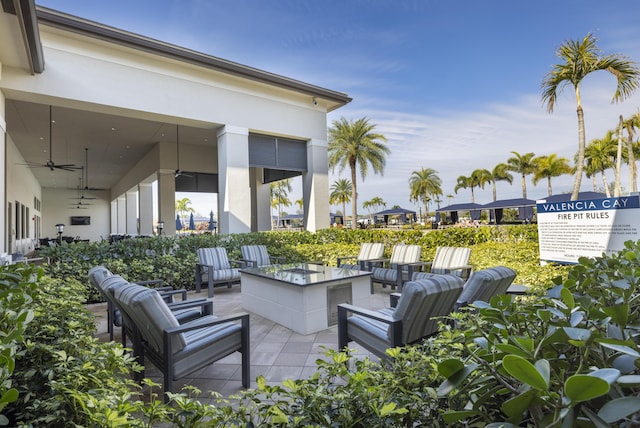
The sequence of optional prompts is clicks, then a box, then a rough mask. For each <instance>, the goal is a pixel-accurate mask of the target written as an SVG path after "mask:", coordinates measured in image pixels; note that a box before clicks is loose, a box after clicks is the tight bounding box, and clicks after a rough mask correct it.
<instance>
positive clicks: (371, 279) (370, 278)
mask: <svg viewBox="0 0 640 428" xmlns="http://www.w3.org/2000/svg"><path fill="white" fill-rule="evenodd" d="M369 280H370V281H371V294H373V278H372V277H369Z"/></svg>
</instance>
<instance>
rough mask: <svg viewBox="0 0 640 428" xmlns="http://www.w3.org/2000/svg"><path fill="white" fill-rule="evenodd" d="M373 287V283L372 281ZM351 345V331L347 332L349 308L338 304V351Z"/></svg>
mask: <svg viewBox="0 0 640 428" xmlns="http://www.w3.org/2000/svg"><path fill="white" fill-rule="evenodd" d="M371 287H373V283H371ZM347 345H349V333H348V332H347V310H346V309H345V308H343V307H341V306H340V305H338V351H341V352H342V351H344V348H346V347H347Z"/></svg>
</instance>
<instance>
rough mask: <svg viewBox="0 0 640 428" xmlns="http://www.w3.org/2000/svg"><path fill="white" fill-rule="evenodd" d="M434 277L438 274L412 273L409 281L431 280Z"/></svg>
mask: <svg viewBox="0 0 640 428" xmlns="http://www.w3.org/2000/svg"><path fill="white" fill-rule="evenodd" d="M436 275H438V274H436V273H429V272H413V274H412V275H411V280H412V281H416V280H418V279H430V278H433V277H434V276H436Z"/></svg>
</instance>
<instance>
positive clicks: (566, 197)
mask: <svg viewBox="0 0 640 428" xmlns="http://www.w3.org/2000/svg"><path fill="white" fill-rule="evenodd" d="M606 197H607V195H605V194H604V193H600V192H580V193H578V200H582V201H584V200H589V199H604V198H606ZM540 200H544V201H547V202H566V201H570V200H571V193H558V194H555V195H551V196H547V197H544V198H540Z"/></svg>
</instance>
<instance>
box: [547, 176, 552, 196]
mask: <svg viewBox="0 0 640 428" xmlns="http://www.w3.org/2000/svg"><path fill="white" fill-rule="evenodd" d="M547 192H548V193H549V196H551V195H553V190H551V177H547Z"/></svg>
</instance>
